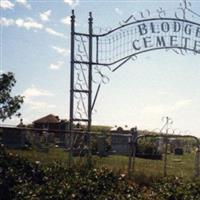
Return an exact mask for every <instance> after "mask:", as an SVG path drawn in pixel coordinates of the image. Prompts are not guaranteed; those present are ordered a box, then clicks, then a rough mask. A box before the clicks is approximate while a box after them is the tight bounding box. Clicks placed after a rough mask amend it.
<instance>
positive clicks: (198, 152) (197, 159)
mask: <svg viewBox="0 0 200 200" xmlns="http://www.w3.org/2000/svg"><path fill="white" fill-rule="evenodd" d="M199 154H200V149H199V145H198V147H197V151H196V156H195V157H196V159H195V175H194V176H195V177H196V176H197V177H199Z"/></svg>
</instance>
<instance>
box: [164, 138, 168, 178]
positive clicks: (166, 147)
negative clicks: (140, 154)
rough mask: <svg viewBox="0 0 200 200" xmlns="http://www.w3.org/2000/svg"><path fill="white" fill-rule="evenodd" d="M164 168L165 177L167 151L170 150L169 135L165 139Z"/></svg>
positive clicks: (165, 174)
mask: <svg viewBox="0 0 200 200" xmlns="http://www.w3.org/2000/svg"><path fill="white" fill-rule="evenodd" d="M164 144H165V149H164V167H163V175H164V177H165V176H167V149H168V137H167V135H166V136H165V137H164Z"/></svg>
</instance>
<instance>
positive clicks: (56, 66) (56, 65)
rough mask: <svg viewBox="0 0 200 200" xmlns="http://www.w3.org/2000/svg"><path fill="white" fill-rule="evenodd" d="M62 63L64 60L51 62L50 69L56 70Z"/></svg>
mask: <svg viewBox="0 0 200 200" xmlns="http://www.w3.org/2000/svg"><path fill="white" fill-rule="evenodd" d="M63 65H64V62H63V61H58V62H57V63H55V64H51V65H50V69H52V70H58V69H60V68H61V67H62V66H63Z"/></svg>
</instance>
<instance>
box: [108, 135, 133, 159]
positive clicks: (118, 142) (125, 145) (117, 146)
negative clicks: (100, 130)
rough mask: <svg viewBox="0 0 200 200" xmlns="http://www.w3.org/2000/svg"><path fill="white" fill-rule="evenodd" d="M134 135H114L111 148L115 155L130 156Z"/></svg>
mask: <svg viewBox="0 0 200 200" xmlns="http://www.w3.org/2000/svg"><path fill="white" fill-rule="evenodd" d="M131 140H132V134H112V136H111V148H112V151H113V153H114V154H117V155H126V156H128V155H129V154H130V141H131Z"/></svg>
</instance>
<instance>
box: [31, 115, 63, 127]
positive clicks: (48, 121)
mask: <svg viewBox="0 0 200 200" xmlns="http://www.w3.org/2000/svg"><path fill="white" fill-rule="evenodd" d="M59 125H60V119H59V117H58V116H55V115H52V114H49V115H46V116H44V117H42V118H40V119H37V120H35V121H34V122H33V127H34V128H38V129H48V130H59V128H60V127H59Z"/></svg>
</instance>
